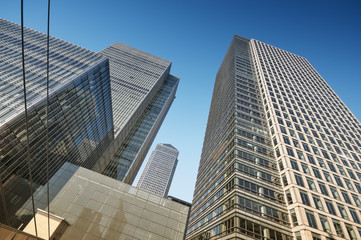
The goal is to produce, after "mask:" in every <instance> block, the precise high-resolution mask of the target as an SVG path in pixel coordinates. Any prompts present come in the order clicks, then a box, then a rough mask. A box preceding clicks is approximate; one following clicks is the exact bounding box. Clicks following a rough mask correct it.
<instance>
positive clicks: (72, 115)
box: [0, 19, 113, 227]
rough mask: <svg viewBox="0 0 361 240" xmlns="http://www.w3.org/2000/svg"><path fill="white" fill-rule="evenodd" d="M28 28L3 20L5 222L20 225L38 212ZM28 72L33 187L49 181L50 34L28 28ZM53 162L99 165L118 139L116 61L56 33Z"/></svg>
mask: <svg viewBox="0 0 361 240" xmlns="http://www.w3.org/2000/svg"><path fill="white" fill-rule="evenodd" d="M20 31H21V29H20V27H19V26H18V25H16V24H13V23H10V22H8V21H5V20H1V19H0V34H1V38H0V48H1V51H0V75H1V82H0V99H1V100H0V129H1V131H0V135H1V137H0V138H1V140H0V162H1V165H0V178H1V191H0V194H1V198H0V221H1V222H3V223H6V224H9V225H11V226H15V227H18V226H19V225H20V224H22V223H25V222H26V221H28V219H29V218H31V216H32V215H31V212H25V211H24V212H21V213H19V214H17V215H16V214H15V211H16V210H17V209H18V208H19V207H20V206H21V205H22V204H23V203H24V201H26V200H27V199H28V198H29V197H30V186H29V181H28V180H29V172H28V164H27V152H26V149H27V148H26V126H25V114H24V99H23V92H22V91H23V87H22V86H23V85H22V66H21V35H20ZM24 32H25V61H26V64H25V70H26V81H27V102H28V106H29V109H28V117H29V122H28V126H29V142H30V159H31V168H32V176H33V183H32V185H33V187H34V188H35V189H37V188H38V187H39V186H40V185H43V184H45V183H46V174H45V171H46V147H45V146H46V145H45V144H46V85H45V82H46V70H45V69H46V36H45V35H44V34H41V33H39V32H36V31H34V30H30V29H27V28H25V29H24ZM50 43H51V44H50V62H51V66H50V76H51V78H50V96H49V97H50V100H49V109H50V110H49V111H50V113H49V166H50V176H52V175H53V174H54V173H55V172H56V171H57V170H58V169H59V168H60V167H61V166H62V165H63V164H64V162H66V161H67V162H71V163H74V164H77V165H79V166H84V167H86V168H92V167H93V166H94V165H95V164H96V162H97V161H98V159H99V158H100V156H102V154H103V153H104V151H105V149H106V148H107V146H108V145H109V144H110V143H111V141H112V140H113V120H112V113H111V96H110V84H109V67H108V60H107V59H106V58H103V57H102V56H101V55H99V54H96V53H93V52H91V51H88V50H86V49H83V48H80V47H77V46H75V45H72V44H70V43H67V42H64V41H61V40H59V39H56V38H51V39H50Z"/></svg>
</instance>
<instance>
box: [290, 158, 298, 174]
mask: <svg viewBox="0 0 361 240" xmlns="http://www.w3.org/2000/svg"><path fill="white" fill-rule="evenodd" d="M291 166H292V169H294V170H297V171H299V168H298V164H297V162H296V161H295V160H292V159H291Z"/></svg>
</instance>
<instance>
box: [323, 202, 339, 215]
mask: <svg viewBox="0 0 361 240" xmlns="http://www.w3.org/2000/svg"><path fill="white" fill-rule="evenodd" d="M325 203H326V206H327V209H328V212H329V213H331V214H333V215H335V216H337V215H336V211H335V208H334V207H333V204H332V202H331V201H328V200H325Z"/></svg>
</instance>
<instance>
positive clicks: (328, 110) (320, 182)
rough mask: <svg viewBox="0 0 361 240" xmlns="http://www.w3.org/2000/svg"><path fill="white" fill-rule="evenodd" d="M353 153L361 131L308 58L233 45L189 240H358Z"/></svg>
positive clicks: (359, 166) (360, 205)
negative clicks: (218, 239)
mask: <svg viewBox="0 0 361 240" xmlns="http://www.w3.org/2000/svg"><path fill="white" fill-rule="evenodd" d="M360 150H361V124H360V122H359V121H358V120H357V119H356V118H355V116H354V115H353V114H352V113H351V112H350V110H349V109H348V108H347V107H346V106H345V104H344V103H343V102H342V101H341V99H340V98H339V97H338V96H337V95H336V94H335V93H334V92H333V90H332V89H331V88H330V86H329V85H328V84H327V83H326V82H325V80H323V79H322V77H321V76H320V75H319V74H318V73H317V72H316V70H315V69H314V68H313V67H312V66H311V64H310V63H309V62H308V61H307V60H306V59H305V58H303V57H300V56H298V55H295V54H292V53H289V52H287V51H284V50H281V49H278V48H276V47H273V46H270V45H268V44H265V43H262V42H259V41H256V40H253V39H252V40H248V39H245V38H242V37H239V36H235V37H234V39H233V41H232V43H231V46H230V48H229V49H228V51H227V54H226V56H225V58H224V60H223V62H222V65H221V67H220V69H219V71H218V73H217V77H216V82H215V86H214V92H213V97H212V103H211V108H210V113H209V118H208V125H207V129H206V135H205V139H204V145H203V151H202V156H201V160H200V166H199V171H198V176H197V182H196V188H195V192H194V199H193V204H192V211H191V216H190V222H189V227H188V233H187V238H188V239H192V240H193V239H217V238H222V239H244V238H245V237H249V238H251V239H297V240H300V239H322V240H326V239H360V238H361V224H360V217H361V215H360V213H361V212H360V210H361V201H360V197H361V196H360V195H361V184H360V181H361V171H360V170H361V162H360V158H361V152H360ZM280 179H281V181H280Z"/></svg>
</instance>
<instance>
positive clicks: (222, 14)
mask: <svg viewBox="0 0 361 240" xmlns="http://www.w3.org/2000/svg"><path fill="white" fill-rule="evenodd" d="M24 2H25V25H26V26H28V27H30V28H33V29H36V30H39V31H41V32H45V31H46V8H47V1H46V0H24ZM51 7H52V8H51V30H50V31H51V35H53V36H55V37H57V38H60V39H63V40H65V41H68V42H71V43H74V44H77V45H79V46H82V47H84V48H87V49H90V50H92V51H95V52H98V51H100V50H101V49H103V48H105V47H107V46H108V45H110V44H112V43H114V42H116V41H119V42H122V43H125V44H128V45H130V46H132V47H135V48H138V49H141V50H143V51H146V52H149V53H152V54H154V55H156V56H159V57H162V58H165V59H167V60H170V61H172V62H173V65H172V71H171V72H172V73H173V74H174V75H176V76H179V77H180V78H181V82H180V85H179V88H178V92H177V98H176V99H175V101H174V103H173V106H172V107H171V110H170V111H169V113H168V115H167V117H166V119H165V121H164V123H163V125H162V127H161V129H160V131H159V133H158V136H157V138H156V139H155V141H154V144H153V146H152V147H151V150H150V152H151V151H152V150H153V149H154V148H155V145H156V144H157V143H171V144H172V145H173V146H175V147H176V148H178V150H179V151H180V156H179V163H178V167H177V170H176V173H175V176H174V180H173V184H172V186H171V189H170V195H173V196H175V197H178V198H182V199H184V200H186V201H189V202H191V200H192V195H193V189H194V184H195V180H196V175H197V170H198V164H199V159H200V154H201V149H202V144H203V138H204V133H205V126H206V123H207V118H208V111H209V106H210V101H211V96H212V90H213V85H214V79H215V75H216V72H217V70H218V68H219V66H220V63H221V61H222V59H223V57H224V54H225V52H226V50H227V48H228V46H229V44H230V42H231V40H232V37H233V35H234V34H238V35H240V36H243V37H246V38H254V39H257V40H260V41H262V42H266V43H268V44H271V45H273V46H276V47H279V48H281V49H284V50H287V51H290V52H292V53H295V54H298V55H301V56H303V57H305V58H307V59H308V61H309V62H310V63H311V64H312V65H313V66H314V67H315V69H316V70H317V71H318V72H319V73H320V74H321V76H322V77H323V78H324V79H325V80H326V81H327V82H328V83H329V84H330V85H331V87H332V88H333V89H334V90H335V92H336V93H337V94H338V95H339V96H340V98H341V99H342V100H343V101H344V103H345V104H346V105H347V106H348V107H349V108H350V109H351V111H352V112H353V113H354V114H355V116H356V117H357V118H358V119H359V120H360V119H361V1H348V0H345V1H333V0H327V1H321V0H320V1H316V0H313V1H309V0H305V1H289V0H284V1H276V0H274V1H269V0H259V1H256V0H249V1H245V0H223V1H210V0H208V1H205V0H204V1H203V0H202V1H197V0H193V1H189V0H183V1H177V2H176V1H169V0H168V1H159V0H152V1H149V0H144V1H135V0H123V1H110V0H108V1H106V0H103V1H99V0H98V1H91V0H87V1H86V0H82V1H81V0H57V1H54V0H53V1H52V6H51ZM0 17H1V18H4V19H6V20H9V21H12V22H15V23H20V0H1V2H0ZM148 155H149V154H148ZM146 160H147V159H146ZM145 162H146V161H145ZM135 184H136V181H135Z"/></svg>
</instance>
